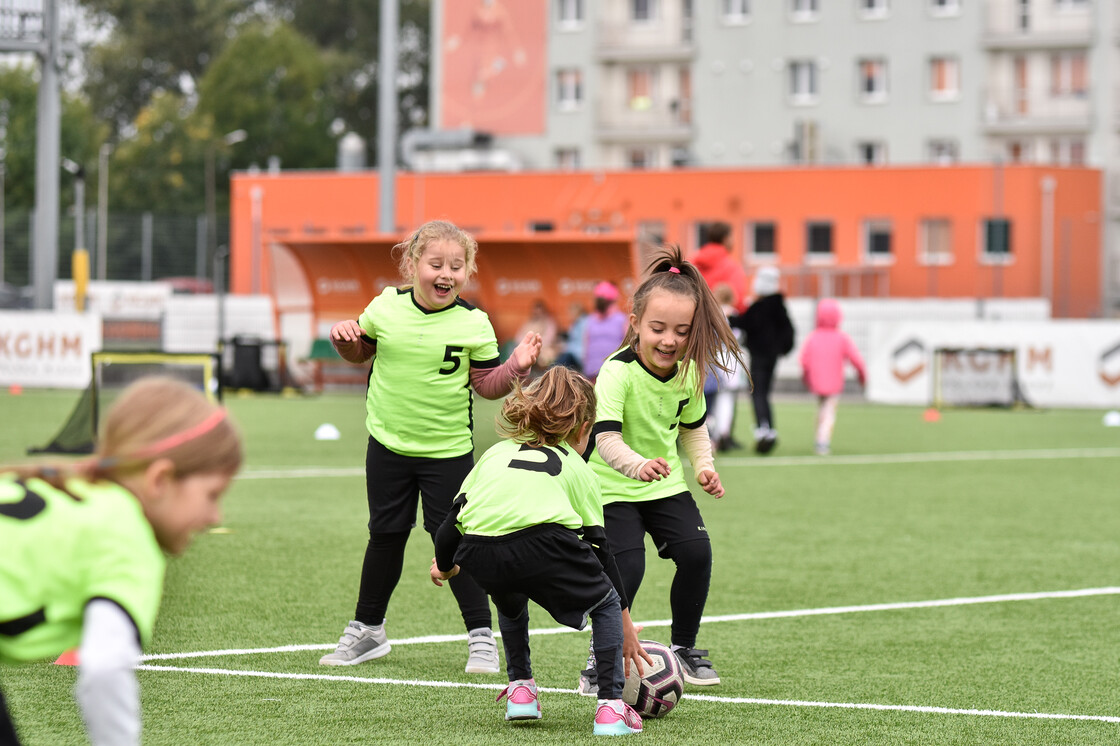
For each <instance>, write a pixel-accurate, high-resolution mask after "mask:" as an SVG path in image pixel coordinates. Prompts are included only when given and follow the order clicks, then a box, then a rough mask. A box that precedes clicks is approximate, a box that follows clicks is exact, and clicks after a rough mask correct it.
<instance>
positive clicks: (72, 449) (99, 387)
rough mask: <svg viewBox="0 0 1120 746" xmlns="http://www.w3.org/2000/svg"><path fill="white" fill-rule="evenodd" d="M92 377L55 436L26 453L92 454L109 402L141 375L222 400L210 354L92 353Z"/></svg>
mask: <svg viewBox="0 0 1120 746" xmlns="http://www.w3.org/2000/svg"><path fill="white" fill-rule="evenodd" d="M90 364H91V369H92V375H91V377H90V384H89V387H88V388H87V389H86V390H85V391H84V392H83V393H82V396H81V397H80V398H79V399H78V403H77V404H76V405H75V406H74V409H73V411H71V412H70V416H69V417H68V418H67V419H66V422H65V423H63V425H62V428H61V429H60V430H59V431H58V434H57V435H55V436H54V438H53V439H52V440H51V442H50V443H48V444H47V445H45V446H43V447H41V448H29V449H28V451H27V452H28V453H92V452H93V445H94V441H95V440H96V438H97V431H98V423H99V421H100V418H101V417H103V416H104V414H105V411H106V410H107V409H108V408H109V407H110V406H111V405H112V403H113V401H114V400H115V399H116V398H117V396H119V395H120V393H121V391H123V390H124V388H125V387H126V386H128V385H129V384H130V383H132V382H133V381H135V380H137V379H139V378H142V377H144V376H154V375H159V376H168V377H171V378H177V379H179V380H181V381H185V382H187V383H189V384H191V385H192V386H194V387H195V388H197V389H198V390H199V391H202V392H203V393H205V394H206V396H207V398H209V399H210V400H211V401H214V402H218V401H221V398H222V389H221V360H220V358H219V356H218V355H217V354H211V353H175V352H124V351H120V352H110V351H103V352H94V353H93V354H92V355H90Z"/></svg>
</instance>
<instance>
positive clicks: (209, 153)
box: [206, 129, 249, 281]
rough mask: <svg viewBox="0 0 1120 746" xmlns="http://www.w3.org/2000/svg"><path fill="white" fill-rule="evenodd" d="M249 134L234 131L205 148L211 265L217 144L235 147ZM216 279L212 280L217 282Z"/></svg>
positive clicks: (215, 236)
mask: <svg viewBox="0 0 1120 746" xmlns="http://www.w3.org/2000/svg"><path fill="white" fill-rule="evenodd" d="M248 137H249V133H248V132H246V131H245V130H240V129H238V130H234V131H233V132H227V133H226V134H224V135H222V136H221V137H220V138H218V139H217V140H211V141H210V143H209V144H208V145H207V146H206V254H207V257H208V258H209V260H210V262H211V263H213V262H214V261H215V259H216V258H217V255H218V209H217V206H216V204H215V202H216V197H215V192H216V191H217V185H216V183H215V182H216V181H217V178H218V177H217V174H216V173H215V172H216V171H217V168H216V165H215V160H216V159H217V155H218V153H217V151H218V144H219V143H221V144H222V145H224V146H226V147H229V146H230V145H236V144H237V143H239V142H243V141H245V140H246V139H248ZM217 279H218V278H217V277H215V278H214V280H215V281H217Z"/></svg>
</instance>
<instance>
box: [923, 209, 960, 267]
mask: <svg viewBox="0 0 1120 746" xmlns="http://www.w3.org/2000/svg"><path fill="white" fill-rule="evenodd" d="M933 228H940V229H943V230H944V241H945V248H946V251H943V252H941V251H939V252H937V253H933V252H931V251H930V243H931V240H930V239H931V235H930V231H931V229H933ZM953 262H954V256H953V221H952V220H951V219H950V218H944V217H928V218H922V219H921V220H920V221H919V222H918V264H920V265H922V266H923V267H948V266H949V265H951V264H953Z"/></svg>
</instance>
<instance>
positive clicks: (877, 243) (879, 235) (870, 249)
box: [863, 220, 894, 263]
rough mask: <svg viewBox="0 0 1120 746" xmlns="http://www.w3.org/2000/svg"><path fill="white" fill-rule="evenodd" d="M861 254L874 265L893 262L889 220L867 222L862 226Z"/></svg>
mask: <svg viewBox="0 0 1120 746" xmlns="http://www.w3.org/2000/svg"><path fill="white" fill-rule="evenodd" d="M863 253H864V255H865V256H866V257H867V258H868V259H869V260H871V261H872V262H876V263H883V262H886V261H893V260H894V254H893V253H892V248H891V223H890V221H889V220H867V221H864V224H863Z"/></svg>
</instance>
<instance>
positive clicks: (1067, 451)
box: [716, 448, 1120, 467]
mask: <svg viewBox="0 0 1120 746" xmlns="http://www.w3.org/2000/svg"><path fill="white" fill-rule="evenodd" d="M1118 456H1120V448H1038V449H1031V450H1023V451H930V452H921V453H869V454H863V455H858V454H854V455H850V456H828V457H822V456H767V457H765V458H762V457H754V458H750V457H745V456H731V457H723V456H720V457H718V458H717V459H716V464H717V465H727V466H751V467H756V466H758V467H763V466H867V465H880V464H917V463H939V462H945V461H1035V460H1040V459H1041V460H1053V459H1084V458H1116V457H1118Z"/></svg>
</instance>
